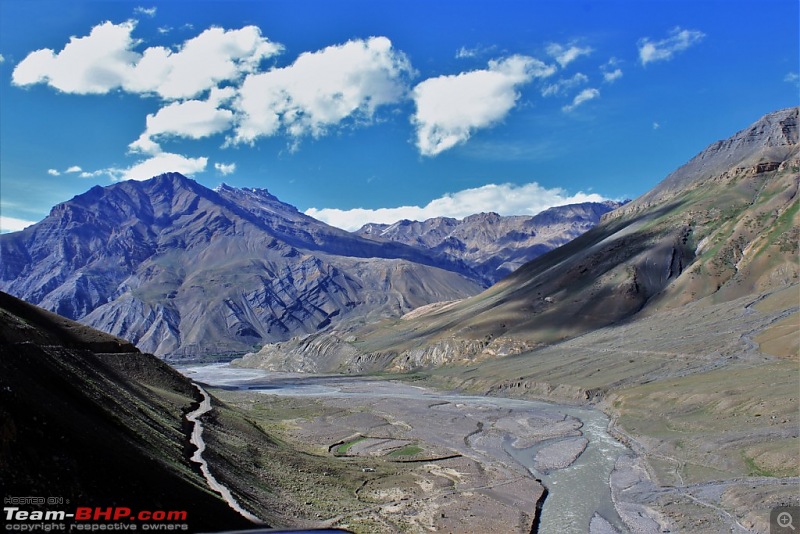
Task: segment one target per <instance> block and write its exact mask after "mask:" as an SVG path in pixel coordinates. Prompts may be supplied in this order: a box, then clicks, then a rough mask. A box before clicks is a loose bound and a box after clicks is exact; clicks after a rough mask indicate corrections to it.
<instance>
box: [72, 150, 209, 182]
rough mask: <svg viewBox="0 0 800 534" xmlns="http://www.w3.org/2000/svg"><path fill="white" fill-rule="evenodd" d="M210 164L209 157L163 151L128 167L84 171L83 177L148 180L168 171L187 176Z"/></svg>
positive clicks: (117, 180)
mask: <svg viewBox="0 0 800 534" xmlns="http://www.w3.org/2000/svg"><path fill="white" fill-rule="evenodd" d="M207 164H208V158H206V157H200V158H188V157H186V156H182V155H180V154H172V153H170V152H161V153H158V154H155V155H153V156H151V157H149V158H147V159H145V160H142V161H139V162H137V163H134V164H133V165H131V166H130V167H128V168H125V169H120V168H118V167H109V168H107V169H99V170H96V171H91V172H89V171H83V172H81V174H80V177H81V178H96V177H98V176H103V175H105V176H108V177H109V178H111V179H112V180H113V181H115V182H121V181H125V180H148V179H150V178H152V177H153V176H158V175H159V174H164V173H167V172H179V173H181V174H184V175H186V176H192V175H193V174H196V173H198V172H203V171H204V170H205V168H206V165H207Z"/></svg>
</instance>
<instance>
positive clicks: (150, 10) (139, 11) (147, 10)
mask: <svg viewBox="0 0 800 534" xmlns="http://www.w3.org/2000/svg"><path fill="white" fill-rule="evenodd" d="M156 10H157V8H156V7H155V6H153V7H142V6H138V7H135V8H133V13H134V15H147V16H148V17H155V16H156Z"/></svg>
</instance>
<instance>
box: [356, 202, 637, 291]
mask: <svg viewBox="0 0 800 534" xmlns="http://www.w3.org/2000/svg"><path fill="white" fill-rule="evenodd" d="M623 204H624V203H623V202H616V201H606V202H584V203H582V204H572V205H568V206H558V207H555V208H550V209H548V210H545V211H543V212H541V213H539V214H537V215H533V216H525V215H518V216H510V217H502V216H500V215H498V214H497V213H478V214H475V215H471V216H469V217H465V218H464V219H460V220H459V219H454V218H451V217H436V218H433V219H427V220H425V221H409V220H407V219H405V220H402V221H398V222H396V223H394V224H366V225H364V226H363V227H361V228H360V229H359V230H357V231H356V232H355V233H356V234H357V235H360V236H362V237H365V238H367V239H373V240H375V241H378V242H382V243H385V242H397V243H404V244H406V245H410V246H414V247H419V248H423V249H426V250H430V251H432V252H434V253H436V254H437V255H444V256H446V257H451V258H453V259H454V260H462V261H464V262H466V263H467V265H469V266H470V267H471V268H472V269H473V270H474V271H475V272H477V273H478V274H480V275H481V276H482V277H483V278H484V279H485V280H487V281H488V282H489V283H490V284H494V283H496V282H498V281H500V280H501V279H502V278H504V277H506V276H508V275H509V274H511V273H512V272H513V271H515V270H516V269H518V268H519V267H521V266H522V265H523V264H525V263H527V262H529V261H531V260H533V259H534V258H537V257H538V256H541V255H542V254H544V253H545V252H549V251H550V250H553V249H554V248H557V247H559V246H561V245H563V244H565V243H567V242H569V241H571V240H572V239H575V238H576V237H578V236H579V235H581V234H582V233H584V232H586V231H587V230H589V229H590V228H592V227H593V226H595V225H596V224H597V223H598V222H599V221H600V217H602V216H603V215H604V214H606V213H608V212H609V211H612V210H615V209H616V208H618V207H620V206H621V205H623Z"/></svg>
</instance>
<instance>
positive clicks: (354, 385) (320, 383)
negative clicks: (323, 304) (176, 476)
mask: <svg viewBox="0 0 800 534" xmlns="http://www.w3.org/2000/svg"><path fill="white" fill-rule="evenodd" d="M180 371H181V372H183V373H184V374H186V375H187V376H189V377H190V378H192V379H193V380H196V381H198V382H202V383H204V384H208V385H210V386H218V387H225V388H237V389H246V390H249V391H258V392H260V393H265V394H271V395H286V396H309V397H319V398H325V397H328V398H331V397H333V398H398V399H404V398H405V399H419V398H424V399H426V400H430V401H442V402H446V403H452V404H457V405H463V406H467V407H472V408H475V409H478V410H480V409H495V410H503V411H505V412H508V413H509V414H513V416H515V417H516V416H519V417H524V416H526V415H528V414H535V415H537V416H541V415H542V414H547V415H549V416H552V417H553V419H554V420H558V419H563V418H564V416H567V417H571V418H575V419H578V420H579V421H580V422H581V423H582V425H581V427H580V432H581V433H582V435H583V437H584V438H586V439H587V440H588V445H587V446H586V449H585V450H584V452H583V453H582V454H581V455H580V456H579V457H578V458H577V460H576V461H575V462H574V463H572V465H570V466H568V467H566V468H562V469H552V470H549V471H546V472H539V471H537V469H536V463H535V458H536V454H537V452H538V451H539V450H540V449H541V448H543V447H546V446H548V445H553V443H557V442H558V441H560V440H562V439H565V438H563V437H559V438H554V439H552V440H546V441H543V442H540V443H537V444H536V445H534V446H532V447H527V448H515V447H514V446H513V445H512V443H514V441H515V437H516V436H514V435H513V434H511V433H506V434H505V436H504V439H503V442H502V445H501V446H500V447H499V448H498V450H497V451H495V452H494V455H495V457H504V459H506V460H511V461H513V462H516V463H517V464H519V465H521V466H523V467H524V468H526V469H527V470H528V471H529V472H530V473H531V475H532V476H533V477H535V478H538V479H541V480H542V482H543V483H544V485H545V486H546V487H547V489H548V491H549V493H548V496H547V499H546V500H545V502H544V507H543V509H542V515H541V518H540V523H539V532H541V533H554V532H557V533H576V534H581V533H586V532H589V524H590V522H591V520H592V517H593V516H594V515H596V514H597V515H600V516H601V517H602V518H603V519H605V520H606V521H607V522H608V523H610V524H611V525H612V526H613V527H614V528H616V529H617V530H618V531H620V532H625V531H626V529H625V526H624V524H623V522H622V520H621V519H620V517H619V515H618V514H617V511H616V509H615V507H614V504H613V501H612V499H611V490H610V488H609V485H608V481H609V476H610V474H611V471H612V470H613V468H614V465H615V463H616V460H617V458H619V456H620V455H622V454H625V452H626V451H627V449H626V448H625V447H624V446H623V445H622V444H620V443H619V442H617V441H616V440H615V439H614V438H613V437H612V436H611V435H610V434H609V433H608V432H607V428H608V423H609V420H608V417H607V416H606V415H605V414H603V413H602V412H600V411H598V410H592V409H588V408H580V407H575V406H568V405H560V404H551V403H546V402H539V401H524V400H517V399H507V398H502V397H484V396H472V395H460V394H455V393H446V392H436V391H433V390H428V389H424V388H420V387H417V386H410V385H408V384H402V383H398V382H394V381H391V382H390V381H381V380H372V379H363V378H358V377H347V376H341V377H338V376H337V377H312V376H303V375H290V374H286V373H268V372H266V371H262V370H258V369H238V368H232V367H228V366H227V365H225V364H214V365H206V366H197V367H189V368H184V369H180ZM402 404H403V403H397V406H398V409H399V410H402ZM501 459H502V458H501Z"/></svg>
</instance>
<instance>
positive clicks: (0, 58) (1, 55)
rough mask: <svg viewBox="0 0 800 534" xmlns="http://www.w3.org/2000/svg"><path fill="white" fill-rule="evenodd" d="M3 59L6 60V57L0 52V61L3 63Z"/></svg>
mask: <svg viewBox="0 0 800 534" xmlns="http://www.w3.org/2000/svg"><path fill="white" fill-rule="evenodd" d="M5 60H6V58H5V57H3V54H0V63H4V62H5Z"/></svg>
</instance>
